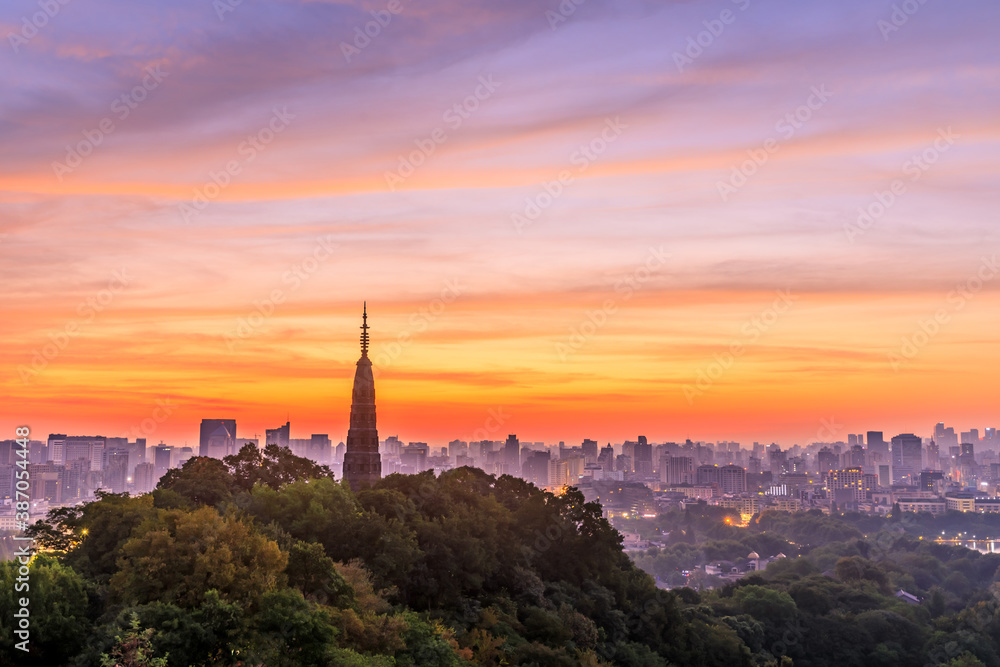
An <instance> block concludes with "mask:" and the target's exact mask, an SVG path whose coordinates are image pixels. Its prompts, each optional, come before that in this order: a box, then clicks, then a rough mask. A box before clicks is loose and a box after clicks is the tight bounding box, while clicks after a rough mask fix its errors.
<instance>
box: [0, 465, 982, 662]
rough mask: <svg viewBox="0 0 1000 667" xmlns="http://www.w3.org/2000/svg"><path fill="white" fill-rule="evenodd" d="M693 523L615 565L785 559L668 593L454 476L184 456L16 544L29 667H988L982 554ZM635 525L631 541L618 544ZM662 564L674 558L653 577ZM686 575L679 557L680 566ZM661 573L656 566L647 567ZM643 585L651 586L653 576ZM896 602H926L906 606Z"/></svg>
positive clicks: (604, 538) (707, 516)
mask: <svg viewBox="0 0 1000 667" xmlns="http://www.w3.org/2000/svg"><path fill="white" fill-rule="evenodd" d="M726 516H728V514H727V513H726V512H725V511H723V510H718V509H717V508H709V507H704V506H703V507H700V508H694V509H691V510H688V511H687V512H676V513H672V514H668V515H664V516H662V517H660V518H659V519H657V520H655V521H653V522H650V523H647V524H644V525H637V526H635V527H634V528H635V529H637V530H639V531H640V532H643V531H645V532H659V533H660V534H662V535H667V536H668V546H667V548H665V549H662V550H660V549H651V550H649V551H647V552H644V553H643V554H640V555H638V556H637V557H636V563H637V564H638V565H639V566H640V567H641V568H643V569H646V570H647V571H649V572H651V573H652V574H653V575H654V576H659V574H662V573H663V572H665V573H667V575H668V578H669V574H671V573H672V572H673V570H671V569H670V568H672V567H675V566H676V567H678V568H679V567H681V563H682V561H683V563H684V564H687V563H688V562H691V563H694V564H697V562H696V561H698V560H702V561H704V560H705V559H706V558H708V559H709V560H712V559H714V558H716V557H718V558H723V557H727V556H729V555H731V554H737V556H736V557H742V556H745V555H746V553H748V551H749V550H750V549H754V550H757V551H758V552H759V553H760V554H761V555H762V556H767V555H773V554H774V553H776V552H777V551H778V550H781V551H783V552H785V553H786V554H787V555H789V556H790V557H789V558H787V559H784V560H783V561H780V562H775V563H774V564H772V565H771V566H770V567H769V568H768V569H767V570H766V571H764V572H763V573H760V574H755V575H751V576H749V577H745V578H744V579H742V580H740V581H738V582H736V583H735V584H728V585H726V586H723V587H721V588H719V589H718V590H715V591H711V592H709V591H700V592H699V591H695V590H692V589H691V588H680V589H677V590H675V591H672V592H668V591H665V590H662V589H659V588H657V587H656V585H655V583H654V579H653V578H652V577H650V576H649V575H647V574H646V573H645V572H643V571H642V569H640V567H637V566H636V565H634V564H633V562H632V561H631V560H630V559H629V558H628V556H626V555H625V553H624V552H623V550H622V540H621V536H620V535H619V533H618V532H617V531H616V530H615V529H614V528H612V526H611V525H609V524H608V522H607V521H606V520H605V519H603V518H602V513H601V508H600V506H598V505H596V504H594V503H587V502H585V500H584V498H583V496H582V494H581V493H580V492H578V491H577V490H575V489H570V490H569V491H568V492H567V493H565V494H563V495H561V496H554V495H552V494H549V493H545V492H543V491H541V490H539V489H537V488H535V487H534V486H532V485H530V484H528V483H526V482H524V481H523V480H520V479H516V478H512V477H508V476H504V477H500V478H495V477H492V476H490V475H487V474H485V473H483V472H482V471H479V470H476V469H472V468H462V469H458V470H454V471H451V472H448V473H444V474H442V475H441V476H439V477H435V476H434V475H433V474H431V473H423V474H420V475H413V476H401V475H391V476H389V477H387V478H386V479H383V480H382V481H380V482H379V483H378V484H377V485H376V486H375V487H374V488H370V489H364V490H362V491H361V492H359V493H357V494H355V493H352V492H351V490H350V489H349V488H348V487H346V486H345V485H343V484H340V483H336V482H335V481H333V480H332V479H331V477H330V475H329V471H328V470H326V469H325V468H322V467H319V466H315V465H313V464H311V463H309V462H308V461H304V460H302V459H297V458H296V457H293V456H291V455H290V453H287V452H285V451H276V450H270V449H268V450H265V451H264V452H263V453H262V454H261V453H256V452H252V451H249V450H244V451H243V452H241V453H240V454H239V455H237V456H236V457H229V458H227V459H226V460H225V461H214V460H211V459H201V458H195V459H191V460H190V461H188V462H187V463H186V464H185V466H184V467H183V468H181V469H180V470H177V471H174V472H172V473H171V474H170V475H168V476H165V477H164V479H163V480H161V484H160V486H159V488H157V490H156V491H154V492H153V493H152V494H148V495H145V496H140V497H135V498H130V497H128V496H127V495H124V494H122V495H114V494H100V497H99V499H98V500H97V501H96V502H92V503H89V504H86V505H82V506H80V507H75V508H69V509H60V510H56V511H54V512H52V513H51V514H50V516H49V518H48V519H47V520H46V521H45V522H42V523H39V524H36V526H35V527H34V528H33V529H32V532H33V534H34V536H35V537H36V538H37V540H38V541H39V543H40V544H42V545H44V547H45V549H46V551H45V553H43V554H41V555H39V556H37V557H36V558H35V559H34V560H33V562H32V564H31V568H30V570H31V592H30V596H31V611H32V615H31V629H32V641H31V651H32V652H31V654H30V655H27V656H21V655H20V652H17V651H14V650H13V640H12V632H11V628H10V627H9V625H7V624H9V623H10V619H11V618H12V614H13V609H14V604H15V602H14V599H13V597H12V590H13V581H14V577H15V573H16V569H17V566H16V564H15V563H3V564H2V565H0V580H2V581H0V646H2V648H0V651H2V653H0V655H2V656H4V659H6V656H13V658H12V660H17V659H22V664H32V665H60V666H61V665H79V666H83V665H87V666H90V665H95V666H96V665H114V664H129V665H157V666H158V667H159V666H161V665H168V666H170V667H174V666H180V667H186V666H187V665H267V666H269V667H270V666H274V667H281V666H284V665H383V666H386V667H389V666H406V665H420V666H423V665H432V666H433V665H448V666H452V665H455V666H458V665H538V666H548V665H556V666H559V665H566V666H567V667H568V666H571V665H636V666H639V665H643V666H645V665H649V666H653V665H720V666H722V665H724V666H726V667H739V666H746V667H752V666H755V665H760V666H764V665H774V666H776V667H777V666H778V665H781V666H787V665H790V664H794V665H817V666H818V665H828V664H829V665H833V664H837V665H862V664H871V665H913V664H954V665H977V664H986V665H991V666H993V665H996V666H997V667H1000V657H998V654H1000V644H998V641H1000V584H998V583H997V582H998V576H1000V573H998V567H1000V556H995V555H989V556H986V555H981V554H979V553H978V552H974V551H969V550H966V549H962V548H958V547H948V546H943V545H940V544H934V543H932V542H930V541H928V540H921V539H919V536H917V537H914V536H911V535H909V534H908V533H907V532H906V527H905V526H901V525H899V524H894V525H888V524H887V525H886V526H883V527H881V528H882V529H880V530H879V531H878V532H877V533H876V534H873V535H871V537H867V538H866V537H865V534H866V531H867V530H868V528H867V527H860V526H856V525H852V523H851V522H850V521H849V520H847V521H845V520H843V519H840V518H837V517H826V516H823V515H820V514H818V513H817V514H813V513H805V514H796V515H788V514H782V515H776V514H765V515H764V516H761V517H756V518H755V521H754V522H752V523H751V526H750V527H749V528H737V527H734V526H733V525H729V524H726V523H725V517H726ZM632 528H633V527H630V529H632ZM671 559H672V560H671ZM684 559H687V560H684ZM661 570H662V572H661ZM660 578H661V580H663V578H664V577H663V576H661V577H660ZM899 588H903V589H905V590H907V591H908V592H910V593H913V594H914V595H916V596H918V597H921V598H924V599H923V601H922V602H921V603H920V604H908V603H906V602H904V601H903V600H901V599H899V598H897V597H895V596H894V593H895V592H896V590H898V589H899Z"/></svg>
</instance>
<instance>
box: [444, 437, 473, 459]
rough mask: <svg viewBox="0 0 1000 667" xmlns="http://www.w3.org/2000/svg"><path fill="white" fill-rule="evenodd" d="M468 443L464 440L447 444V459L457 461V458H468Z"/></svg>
mask: <svg viewBox="0 0 1000 667" xmlns="http://www.w3.org/2000/svg"><path fill="white" fill-rule="evenodd" d="M468 454H469V443H467V442H465V441H464V440H452V441H451V442H449V443H448V458H450V459H451V460H452V461H457V460H458V457H459V456H468Z"/></svg>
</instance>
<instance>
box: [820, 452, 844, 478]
mask: <svg viewBox="0 0 1000 667" xmlns="http://www.w3.org/2000/svg"><path fill="white" fill-rule="evenodd" d="M837 458H838V457H837V455H836V454H835V453H834V451H833V450H832V449H830V448H829V447H823V448H822V449H821V450H819V453H818V454H816V469H817V471H818V472H819V474H821V475H825V474H826V473H828V472H830V471H831V470H836V469H837V468H838V467H840V466H839V465H838V462H837Z"/></svg>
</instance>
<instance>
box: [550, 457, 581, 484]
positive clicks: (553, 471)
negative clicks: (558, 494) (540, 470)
mask: <svg viewBox="0 0 1000 667" xmlns="http://www.w3.org/2000/svg"><path fill="white" fill-rule="evenodd" d="M577 460H581V459H577ZM571 483H574V482H570V480H569V465H568V461H567V460H562V459H560V460H558V461H552V460H550V461H549V479H548V486H565V485H566V484H571Z"/></svg>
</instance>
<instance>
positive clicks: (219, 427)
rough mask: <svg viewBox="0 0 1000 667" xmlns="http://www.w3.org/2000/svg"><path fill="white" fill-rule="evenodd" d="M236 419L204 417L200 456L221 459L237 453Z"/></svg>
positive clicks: (199, 444) (199, 447)
mask: <svg viewBox="0 0 1000 667" xmlns="http://www.w3.org/2000/svg"><path fill="white" fill-rule="evenodd" d="M235 441H236V420H235V419H202V420H201V433H200V437H199V440H198V456H211V457H213V458H217V459H221V458H222V457H224V456H229V455H230V454H235V453H236V452H235V451H234V450H235V444H234V443H235Z"/></svg>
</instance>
